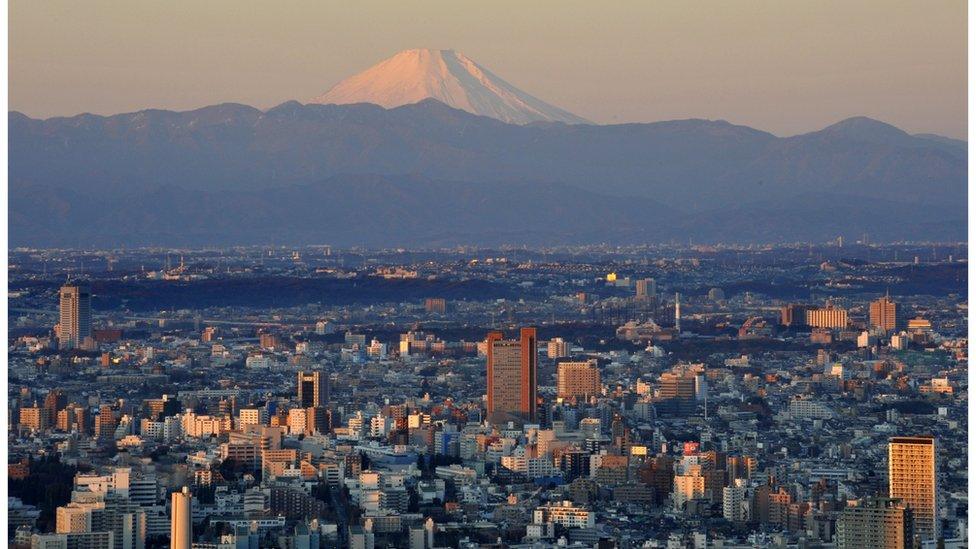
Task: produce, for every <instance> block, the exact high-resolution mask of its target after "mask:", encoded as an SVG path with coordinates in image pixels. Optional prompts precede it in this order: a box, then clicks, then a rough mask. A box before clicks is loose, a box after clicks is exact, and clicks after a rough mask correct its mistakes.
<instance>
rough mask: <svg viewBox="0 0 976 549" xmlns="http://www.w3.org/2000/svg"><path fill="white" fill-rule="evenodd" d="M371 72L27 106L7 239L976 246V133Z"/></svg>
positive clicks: (471, 67) (13, 170)
mask: <svg viewBox="0 0 976 549" xmlns="http://www.w3.org/2000/svg"><path fill="white" fill-rule="evenodd" d="M394 61H395V62H394ZM362 74H365V75H367V76H366V77H362V78H360V77H358V76H354V77H352V78H351V79H348V80H346V81H344V82H340V83H339V84H338V85H336V86H334V87H333V88H332V89H331V90H330V91H329V92H327V93H326V94H325V95H323V96H322V97H320V98H317V99H316V100H315V101H316V102H313V103H309V104H301V103H298V102H296V101H290V102H286V103H283V104H281V105H278V106H277V107H274V108H271V109H268V110H266V111H262V110H259V109H256V108H253V107H249V106H246V105H239V104H220V105H214V106H210V107H205V108H202V109H197V110H193V111H186V112H173V111H164V110H144V111H140V112H135V113H127V114H118V115H113V116H97V115H91V114H83V115H78V116H73V117H61V118H50V119H47V120H39V119H33V118H30V117H28V116H25V115H23V114H21V113H17V112H11V113H9V149H8V151H9V176H10V177H9V181H10V188H9V203H10V210H9V211H10V221H9V229H10V244H11V245H13V246H20V245H32V246H82V247H85V246H115V245H130V246H131V245H210V244H212V245H226V244H258V243H272V242H277V243H296V244H298V243H330V244H334V245H368V246H400V245H411V246H425V245H438V246H439V245H454V244H490V245H498V244H521V243H527V244H536V245H544V244H573V243H599V242H610V243H641V242H665V241H680V242H686V241H688V240H689V239H693V240H694V241H696V242H784V241H822V240H827V239H831V238H835V237H837V236H845V237H846V238H848V239H851V238H860V237H861V236H862V235H864V234H867V235H869V238H870V239H871V240H872V241H875V242H881V241H894V240H916V241H920V240H960V241H961V240H965V239H966V228H967V225H966V215H967V210H966V208H967V204H966V193H967V179H966V177H967V155H966V153H967V143H966V142H964V141H958V140H953V139H949V138H945V137H941V136H935V135H929V134H922V135H910V134H908V133H906V132H904V131H902V130H900V129H898V128H896V127H894V126H891V125H889V124H885V123H883V122H879V121H876V120H872V119H868V118H863V117H860V118H851V119H847V120H844V121H841V122H839V123H837V124H834V125H832V126H829V127H827V128H824V129H822V130H819V131H815V132H811V133H807V134H802V135H797V136H792V137H777V136H775V135H772V134H770V133H767V132H764V131H760V130H756V129H753V128H749V127H746V126H740V125H734V124H731V123H728V122H725V121H714V120H694V119H692V120H673V121H666V122H655V123H647V124H618V125H594V124H586V123H582V122H583V121H582V119H580V118H578V117H575V116H574V115H571V114H569V113H567V112H565V111H561V110H559V109H556V108H555V107H551V106H549V105H546V104H545V103H542V102H541V101H538V100H535V99H534V98H532V97H531V96H528V95H527V94H522V92H519V91H518V90H517V89H515V88H514V87H511V85H509V84H507V83H505V82H504V81H501V80H500V79H497V77H495V76H494V75H492V74H491V73H489V72H488V71H487V70H485V69H483V68H481V67H480V66H477V65H476V64H474V62H473V61H470V60H469V59H467V58H465V57H463V56H462V55H460V54H456V53H454V52H450V51H437V52H433V53H432V52H431V51H428V50H411V51H408V52H404V53H401V54H398V55H397V56H394V57H393V58H392V59H391V60H388V61H386V62H384V63H381V64H380V65H378V66H377V67H374V68H373V69H369V70H367V71H366V72H365V73H362ZM464 74H467V75H468V76H464ZM474 74H480V75H481V77H480V79H479V78H476V77H475V76H472V75H474ZM418 82H419V84H418ZM398 83H399V84H398ZM459 86H460V87H459ZM506 86H507V87H508V88H511V90H514V91H512V92H511V93H509V94H508V95H506V93H503V92H505V90H506V89H508V88H506ZM397 90H399V92H398V91H397ZM418 90H419V91H418ZM445 90H449V91H451V93H446V92H445ZM459 90H462V91H463V92H464V93H462V92H461V91H459ZM485 90H488V91H485ZM400 92H402V93H400ZM489 92H491V93H489ZM516 92H517V93H516ZM445 93H446V95H445ZM435 96H437V97H435ZM445 98H446V99H445ZM360 99H363V100H367V102H357V101H359V100H360ZM387 99H388V100H389V101H388V104H387V106H386V107H384V106H381V105H378V104H372V103H371V101H386V100H387ZM442 99H445V100H449V101H450V102H452V103H453V104H454V106H451V105H448V104H446V103H445V102H444V101H442ZM530 99H531V100H532V101H530ZM414 100H416V101H414ZM533 101H538V103H533ZM347 102H348V103H349V104H335V103H347ZM401 102H403V103H405V104H402V105H397V103H401ZM319 103H326V104H319ZM547 109H549V110H547ZM552 109H555V110H552ZM471 111H478V112H481V113H485V112H487V113H490V114H491V116H482V115H480V114H476V113H475V112H471ZM520 113H521V114H520ZM527 113H529V114H531V113H535V115H533V116H537V117H536V118H531V116H529V114H527ZM546 113H548V114H546ZM520 116H521V117H522V118H519V117H520ZM526 117H528V118H526ZM552 120H556V121H552ZM567 122H572V123H567ZM577 122H579V123H577Z"/></svg>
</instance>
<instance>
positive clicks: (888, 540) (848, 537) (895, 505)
mask: <svg viewBox="0 0 976 549" xmlns="http://www.w3.org/2000/svg"><path fill="white" fill-rule="evenodd" d="M912 538H913V534H912V512H911V510H909V509H907V508H906V507H905V504H904V503H902V502H900V501H899V500H896V499H888V498H869V499H866V500H862V501H859V502H858V503H857V505H854V506H852V507H848V508H846V509H844V511H843V512H842V513H841V514H840V517H839V518H838V519H837V549H860V548H861V547H878V548H882V549H908V548H909V547H912V546H913V540H912Z"/></svg>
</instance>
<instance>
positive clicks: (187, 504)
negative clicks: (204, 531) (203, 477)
mask: <svg viewBox="0 0 976 549" xmlns="http://www.w3.org/2000/svg"><path fill="white" fill-rule="evenodd" d="M172 502H173V506H172V510H171V511H170V512H171V519H170V531H169V538H170V548H171V549H191V547H192V545H193V522H192V518H191V517H192V514H193V513H192V506H193V497H192V496H191V495H190V489H189V488H187V487H186V486H184V487H183V490H182V491H181V492H173V499H172Z"/></svg>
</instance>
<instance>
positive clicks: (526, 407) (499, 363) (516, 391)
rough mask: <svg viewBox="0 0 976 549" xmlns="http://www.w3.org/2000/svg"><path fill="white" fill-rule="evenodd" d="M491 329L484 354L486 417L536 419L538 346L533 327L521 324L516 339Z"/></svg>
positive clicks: (491, 418) (503, 420) (499, 419)
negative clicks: (486, 392)
mask: <svg viewBox="0 0 976 549" xmlns="http://www.w3.org/2000/svg"><path fill="white" fill-rule="evenodd" d="M503 337H504V335H503V334H502V333H501V332H491V333H489V334H488V338H487V340H486V350H487V354H488V417H489V420H490V421H492V422H494V423H503V422H506V421H511V420H521V421H528V422H534V421H535V420H536V399H537V392H536V391H537V385H536V383H537V380H536V363H537V361H538V350H537V348H536V347H537V340H536V330H535V328H522V330H521V332H520V334H519V339H516V340H509V339H502V338H503Z"/></svg>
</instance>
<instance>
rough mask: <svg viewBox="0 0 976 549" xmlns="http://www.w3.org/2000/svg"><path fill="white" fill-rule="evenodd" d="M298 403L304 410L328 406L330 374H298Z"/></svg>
mask: <svg viewBox="0 0 976 549" xmlns="http://www.w3.org/2000/svg"><path fill="white" fill-rule="evenodd" d="M298 402H299V403H300V404H301V406H302V408H311V407H313V406H315V407H318V406H326V405H327V404H328V403H329V373H328V372H324V371H320V370H317V371H314V372H305V371H302V372H298Z"/></svg>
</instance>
